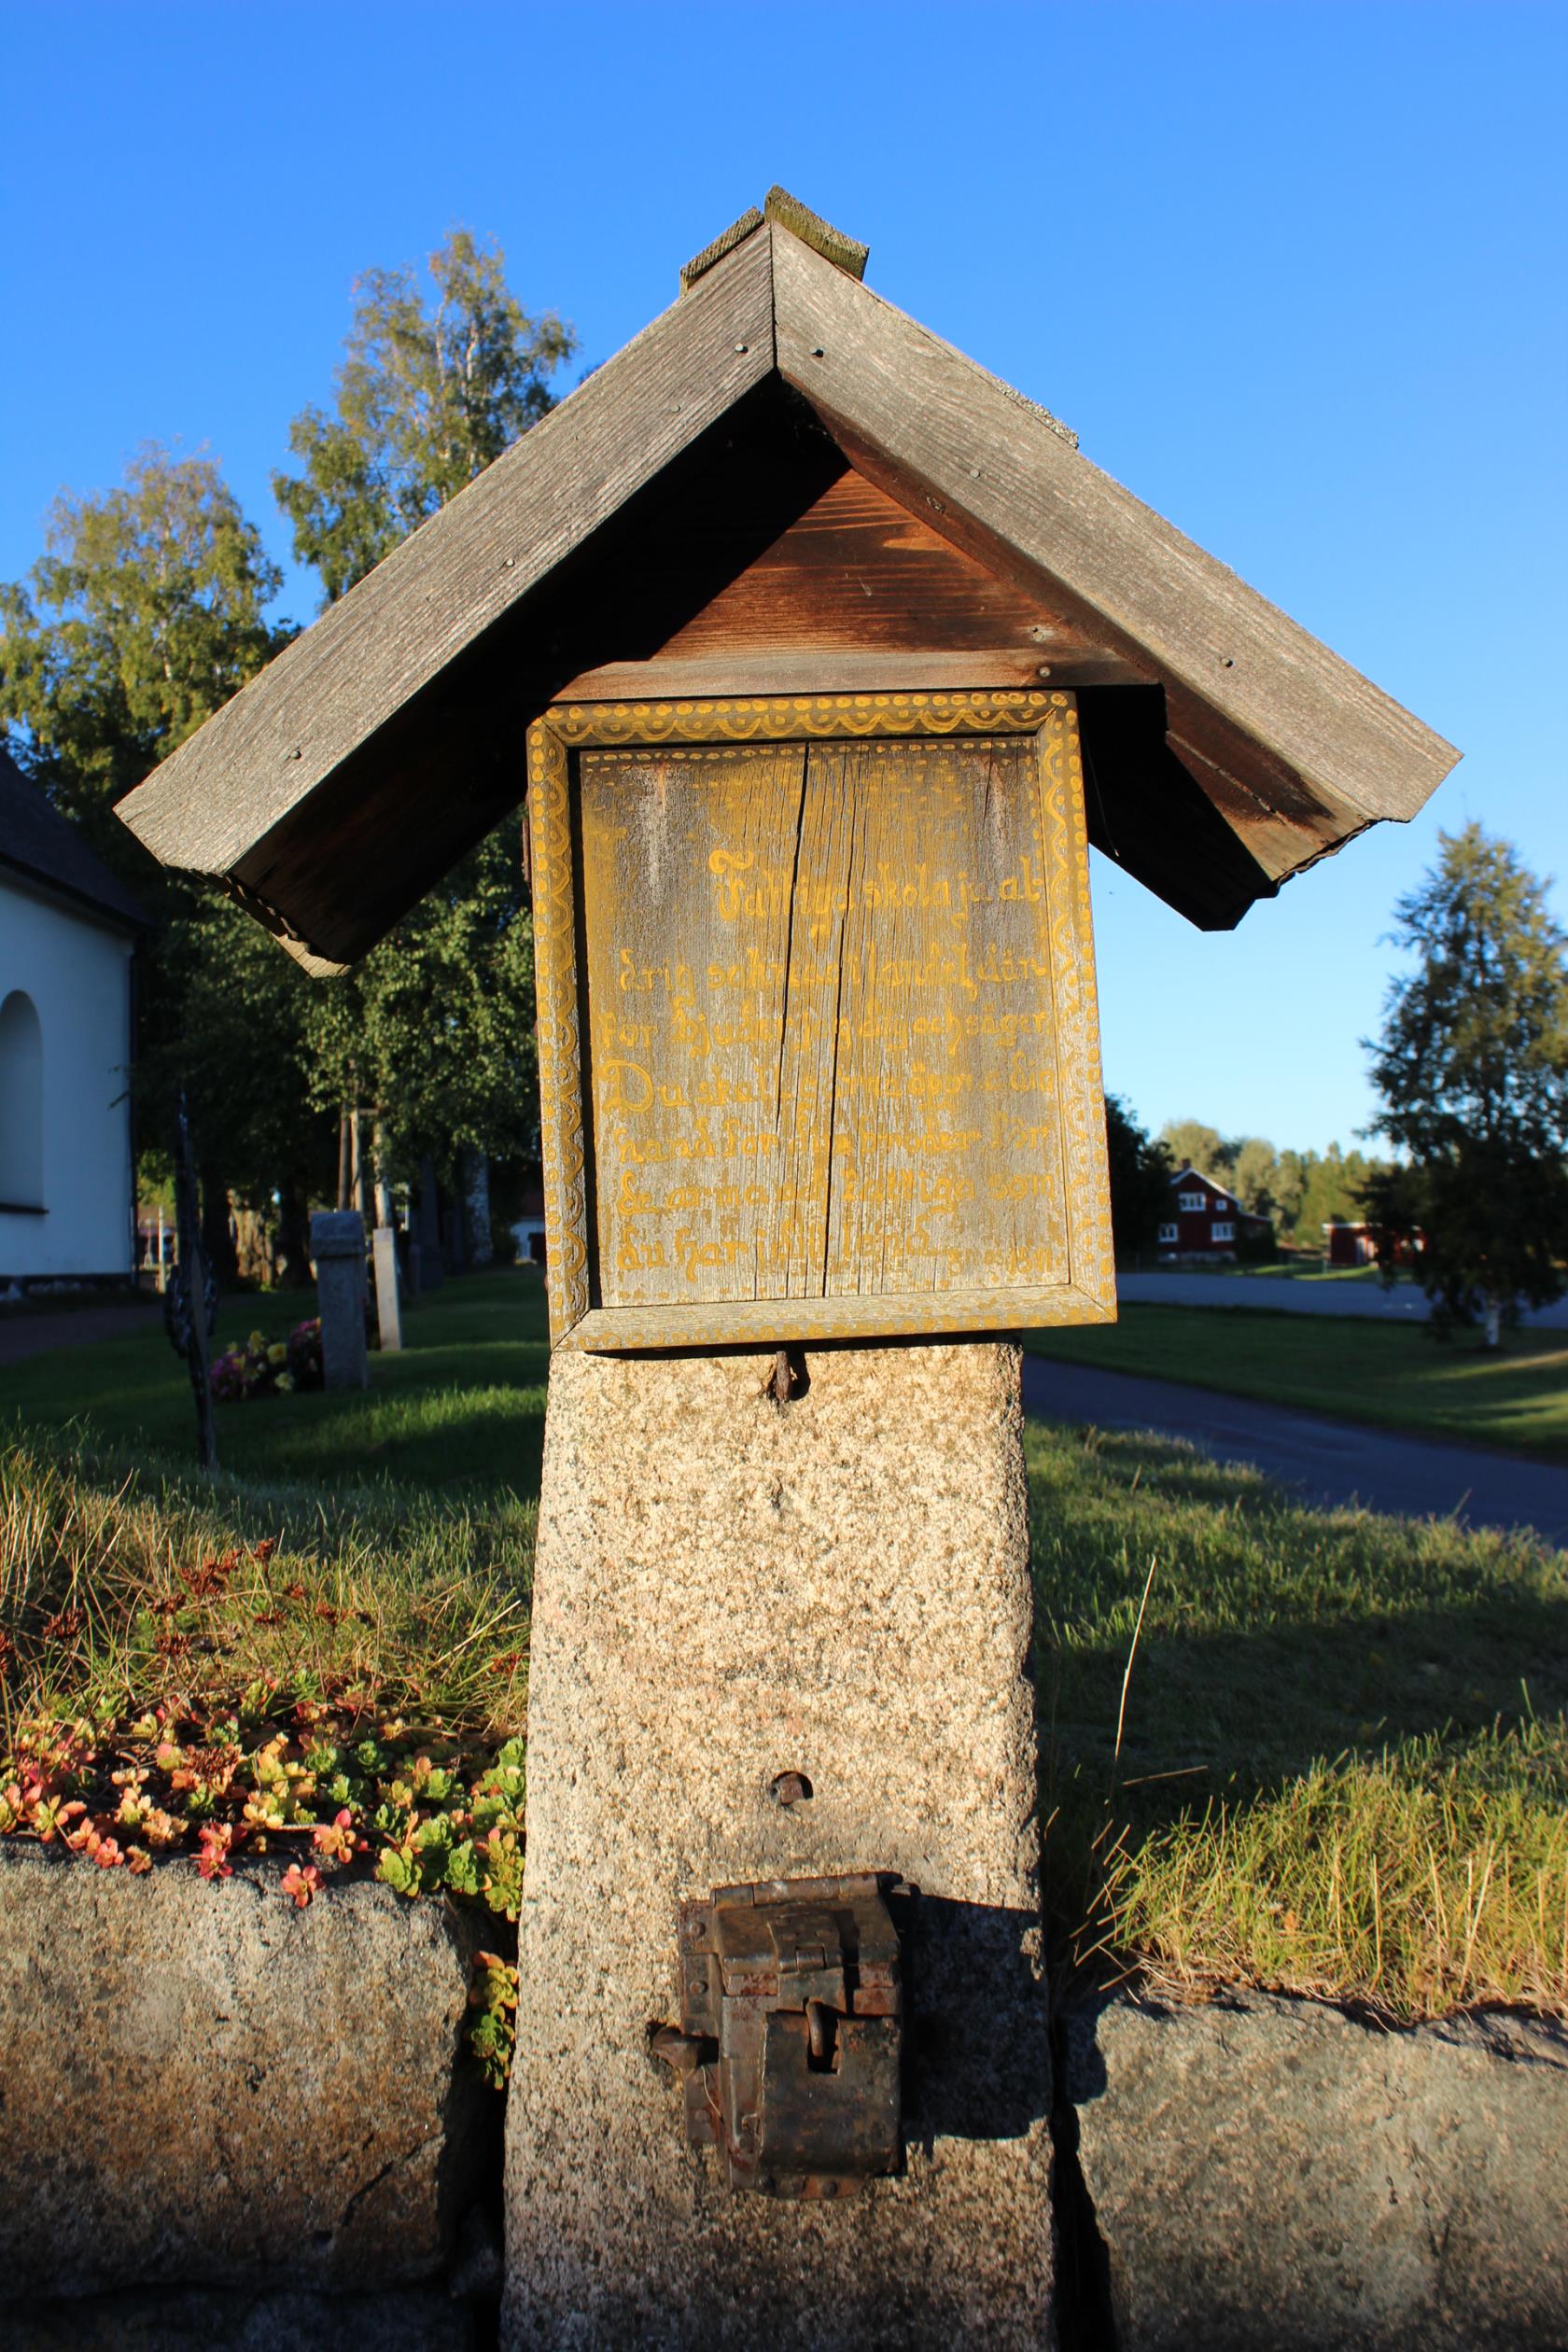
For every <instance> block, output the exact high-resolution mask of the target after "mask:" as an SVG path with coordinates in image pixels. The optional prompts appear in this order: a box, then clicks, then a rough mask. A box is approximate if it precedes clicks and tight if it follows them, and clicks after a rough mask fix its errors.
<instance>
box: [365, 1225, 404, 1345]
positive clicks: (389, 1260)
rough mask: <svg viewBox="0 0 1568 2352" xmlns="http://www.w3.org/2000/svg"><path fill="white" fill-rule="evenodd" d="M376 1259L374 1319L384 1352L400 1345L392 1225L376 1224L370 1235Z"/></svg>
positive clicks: (396, 1271)
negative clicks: (377, 1325) (379, 1332)
mask: <svg viewBox="0 0 1568 2352" xmlns="http://www.w3.org/2000/svg"><path fill="white" fill-rule="evenodd" d="M371 1253H372V1255H373V1256H374V1259H375V1290H376V1321H377V1323H378V1324H379V1325H380V1329H381V1345H382V1351H383V1353H385V1352H386V1351H388V1350H391V1351H397V1350H398V1349H400V1348H401V1346H402V1344H403V1315H402V1309H401V1307H400V1306H399V1300H398V1236H397V1233H396V1231H395V1229H394V1228H393V1227H392V1226H391V1225H377V1227H376V1229H375V1232H374V1233H373V1235H372V1236H371Z"/></svg>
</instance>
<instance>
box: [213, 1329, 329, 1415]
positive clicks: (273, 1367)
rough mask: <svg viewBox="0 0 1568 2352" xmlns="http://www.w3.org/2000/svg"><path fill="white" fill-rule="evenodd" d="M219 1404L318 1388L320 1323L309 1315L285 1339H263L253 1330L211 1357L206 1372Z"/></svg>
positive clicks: (320, 1374) (285, 1394)
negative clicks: (244, 1338)
mask: <svg viewBox="0 0 1568 2352" xmlns="http://www.w3.org/2000/svg"><path fill="white" fill-rule="evenodd" d="M209 1378H210V1379H211V1382H212V1393H213V1394H214V1396H215V1397H216V1398H217V1401H218V1402H219V1403H220V1404H225V1405H227V1404H233V1403H235V1402H238V1401H242V1400H244V1401H248V1400H249V1399H250V1398H251V1397H255V1396H287V1395H288V1394H289V1393H291V1392H292V1391H294V1390H296V1389H313V1388H320V1386H321V1385H322V1373H321V1323H320V1319H319V1317H316V1316H314V1315H313V1316H311V1317H309V1318H308V1319H307V1320H306V1321H305V1322H304V1323H296V1325H295V1327H294V1329H293V1330H292V1331H291V1332H290V1333H289V1335H288V1337H287V1339H271V1340H269V1339H267V1338H266V1337H264V1336H263V1335H262V1334H261V1333H260V1332H259V1331H253V1332H252V1333H251V1335H250V1337H249V1338H248V1339H246V1340H245V1341H244V1342H243V1343H242V1344H241V1345H240V1346H237V1347H233V1348H227V1349H225V1351H224V1352H223V1353H222V1355H220V1356H217V1357H216V1358H215V1359H214V1362H213V1365H212V1370H211V1373H210V1375H209Z"/></svg>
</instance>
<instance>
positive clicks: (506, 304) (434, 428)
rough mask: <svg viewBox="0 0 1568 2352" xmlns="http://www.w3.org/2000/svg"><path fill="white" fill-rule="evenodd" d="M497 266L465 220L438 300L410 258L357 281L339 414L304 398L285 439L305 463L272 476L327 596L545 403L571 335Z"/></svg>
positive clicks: (502, 262) (436, 267)
mask: <svg viewBox="0 0 1568 2352" xmlns="http://www.w3.org/2000/svg"><path fill="white" fill-rule="evenodd" d="M505 268H506V258H505V256H504V254H503V253H502V252H501V249H500V247H499V246H498V245H480V244H479V243H478V242H477V241H476V240H475V238H474V237H473V236H472V235H471V234H470V233H469V231H468V230H466V229H460V230H456V231H454V232H453V234H452V235H451V236H450V237H449V238H448V239H447V241H446V243H445V245H442V246H441V250H440V252H439V253H434V254H432V255H431V256H430V261H429V275H430V279H431V282H432V287H433V299H430V300H427V298H426V296H425V295H424V293H423V292H422V290H421V287H420V285H419V283H418V280H417V279H416V278H415V276H414V274H413V272H412V271H410V270H371V271H368V272H367V273H365V275H364V276H363V277H361V278H359V279H357V281H356V284H355V288H354V294H355V308H354V324H353V326H352V328H351V329H350V330H349V336H348V344H347V350H348V357H347V358H346V359H345V360H344V361H343V366H342V367H341V368H340V369H339V370H338V372H337V379H336V410H335V413H334V414H332V415H330V416H329V415H327V414H326V413H324V412H323V411H322V410H320V409H318V408H314V407H312V408H307V409H304V410H303V411H301V413H300V415H298V416H297V417H296V418H295V419H294V422H293V425H292V426H291V427H290V428H289V435H288V445H289V447H290V449H291V450H292V451H293V453H294V455H295V456H296V457H298V458H299V459H301V464H302V470H301V472H300V473H299V474H297V475H290V474H285V473H278V474H275V475H274V476H273V491H274V493H275V495H276V497H277V500H278V503H279V505H280V506H281V507H282V508H283V511H284V512H285V513H286V514H287V517H288V519H289V521H290V523H291V524H292V525H293V527H294V552H295V553H296V554H297V555H298V557H299V558H300V560H301V563H306V564H309V565H311V566H312V567H314V568H315V570H316V571H317V572H318V573H319V574H320V576H321V581H322V586H323V589H324V591H325V594H326V598H327V601H328V602H329V603H330V602H331V601H332V600H333V599H334V598H336V597H338V596H341V595H343V594H344V593H345V592H346V591H347V590H348V589H350V588H352V587H353V585H354V583H355V581H357V580H362V579H363V578H364V576H365V574H366V573H367V572H368V571H371V570H372V569H373V568H374V567H375V566H376V565H377V564H379V563H380V561H381V559H382V557H383V556H384V555H386V554H389V553H391V551H392V549H393V548H394V547H395V546H396V545H397V543H398V541H399V539H403V538H405V537H406V536H407V534H408V533H409V532H410V531H412V530H414V529H416V528H417V527H418V525H420V524H421V523H423V522H425V521H427V518H428V517H429V516H430V515H432V514H434V513H435V512H436V511H437V510H438V508H440V507H442V506H444V505H445V504H446V502H447V500H448V499H449V498H454V497H456V495H457V493H458V491H459V490H461V489H464V488H465V487H466V486H467V484H468V483H470V482H472V481H473V480H474V478H475V476H476V475H478V474H480V473H482V472H483V469H484V468H485V467H486V466H487V465H489V464H490V463H491V461H492V459H494V458H496V457H498V456H499V455H501V452H502V451H503V450H504V449H506V448H507V447H508V446H509V444H510V443H511V442H512V441H515V440H516V439H517V437H518V435H519V434H520V433H525V432H526V431H527V429H528V427H529V426H530V425H537V424H538V422H539V418H540V417H541V416H543V415H544V414H546V413H547V412H548V411H549V409H550V408H551V406H552V405H553V401H552V395H551V392H550V387H549V378H550V377H551V376H552V375H553V373H554V371H555V370H556V369H557V368H558V367H559V366H560V365H561V363H562V361H563V360H565V359H567V358H569V357H570V356H571V354H572V353H573V352H574V351H575V350H576V348H577V337H576V335H575V333H574V332H573V330H572V329H571V328H570V327H568V326H567V325H566V324H565V323H564V322H563V321H562V320H561V319H559V318H557V317H556V316H555V315H554V313H553V312H546V313H545V314H544V315H541V316H539V317H538V318H534V317H530V316H529V315H528V314H527V313H526V312H525V310H524V309H523V308H522V306H521V304H520V303H519V302H518V301H517V299H516V297H515V295H513V294H512V292H511V289H510V287H508V285H507V282H506V275H505Z"/></svg>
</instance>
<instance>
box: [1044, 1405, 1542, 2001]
mask: <svg viewBox="0 0 1568 2352" xmlns="http://www.w3.org/2000/svg"><path fill="white" fill-rule="evenodd" d="M1028 1444H1029V1474H1030V1498H1031V1509H1032V1514H1033V1530H1034V1558H1035V1571H1036V1581H1037V1592H1038V1599H1039V1606H1040V1617H1041V1624H1040V1649H1041V1657H1042V1661H1043V1665H1042V1677H1041V1680H1042V1690H1041V1708H1042V1757H1043V1808H1044V1812H1045V1814H1046V1817H1047V1819H1048V1821H1049V1825H1050V1826H1049V1831H1048V1835H1047V1839H1046V1863H1047V1871H1048V1874H1049V1878H1050V1885H1051V1895H1050V1901H1051V1909H1052V1912H1053V1916H1054V1921H1055V1925H1056V1930H1057V1938H1058V1946H1059V1948H1061V1949H1063V1950H1064V1952H1065V1953H1067V1954H1068V1955H1069V1956H1071V1958H1072V1959H1075V1960H1076V1961H1077V1962H1078V1963H1079V1964H1080V1965H1082V1966H1085V1967H1091V1968H1094V1967H1100V1966H1104V1965H1107V1964H1110V1965H1113V1966H1115V1967H1127V1966H1129V1965H1133V1964H1137V1965H1140V1966H1141V1967H1144V1968H1146V1969H1152V1970H1153V1971H1154V1972H1155V1973H1156V1974H1160V1975H1163V1976H1164V1977H1166V1978H1167V1979H1168V1980H1170V1981H1193V1980H1197V1981H1221V1980H1225V1979H1229V1980H1233V1981H1234V1980H1237V1979H1239V1980H1241V1981H1254V1982H1260V1983H1266V1984H1273V1985H1276V1986H1280V1987H1283V1988H1287V1989H1293V1990H1297V1991H1305V1992H1318V1993H1328V1994H1335V1995H1340V1996H1353V1997H1356V1998H1359V1999H1363V2000H1367V2001H1371V2002H1374V2003H1376V2004H1377V2005H1379V2007H1381V2008H1382V2009H1385V2010H1387V2011H1388V2012H1389V2013H1390V2014H1392V2015H1396V2016H1419V2015H1423V2014H1430V2013H1432V2012H1434V2011H1435V2010H1440V2009H1444V2008H1447V2007H1451V2006H1453V2005H1455V2004H1457V2003H1461V2002H1473V2001H1476V2000H1479V1999H1494V2000H1529V2001H1533V2002H1536V2003H1539V2004H1541V2005H1543V2006H1548V2007H1554V2008H1558V2009H1562V2008H1564V2007H1568V1555H1564V1554H1562V1553H1560V1552H1548V1551H1546V1550H1544V1549H1543V1548H1541V1547H1539V1546H1537V1545H1535V1544H1533V1543H1532V1542H1530V1541H1527V1540H1525V1539H1523V1538H1519V1537H1513V1536H1503V1535H1497V1534H1487V1533H1481V1534H1475V1533H1464V1532H1463V1531H1461V1530H1459V1529H1457V1528H1455V1527H1454V1526H1452V1525H1451V1524H1450V1523H1449V1522H1446V1521H1430V1520H1429V1521H1414V1520H1397V1519H1383V1518H1380V1517H1379V1516H1377V1515H1376V1514H1373V1513H1368V1512H1321V1511H1311V1510H1307V1509H1301V1508H1298V1507H1296V1506H1295V1505H1292V1504H1289V1503H1287V1502H1285V1501H1284V1500H1282V1499H1281V1495H1280V1493H1279V1491H1278V1490H1277V1489H1275V1488H1273V1487H1271V1486H1270V1485H1269V1483H1268V1482H1267V1480H1265V1479H1264V1478H1262V1477H1259V1476H1258V1475H1257V1474H1256V1473H1253V1472H1249V1471H1246V1470H1242V1469H1237V1468H1235V1467H1224V1468H1222V1467H1221V1466H1219V1465H1217V1464H1215V1463H1211V1462H1210V1461H1208V1460H1207V1458H1206V1457H1204V1456H1202V1455H1200V1454H1198V1453H1197V1451H1196V1450H1194V1449H1189V1448H1186V1447H1183V1446H1180V1445H1173V1444H1167V1443H1162V1442H1161V1441H1158V1440H1155V1439H1152V1438H1147V1437H1131V1436H1106V1435H1101V1434H1099V1433H1097V1432H1093V1431H1091V1432H1088V1433H1087V1434H1086V1435H1081V1436H1077V1437H1072V1436H1068V1435H1062V1434H1059V1433H1057V1432H1054V1431H1045V1430H1039V1429H1033V1428H1031V1429H1030V1431H1029V1439H1028ZM1140 1611H1141V1623H1140ZM1129 1662H1130V1671H1129ZM1118 1727H1120V1737H1119V1740H1118Z"/></svg>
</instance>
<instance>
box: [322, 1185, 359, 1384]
mask: <svg viewBox="0 0 1568 2352" xmlns="http://www.w3.org/2000/svg"><path fill="white" fill-rule="evenodd" d="M311 1255H312V1256H313V1257H314V1258H315V1293H316V1298H317V1301H318V1303H319V1306H320V1309H321V1372H322V1381H323V1385H324V1386H325V1387H327V1388H329V1389H362V1388H369V1386H370V1384H371V1366H370V1358H369V1354H368V1352H367V1350H366V1346H365V1221H364V1219H363V1218H362V1217H361V1216H360V1214H359V1211H358V1210H357V1209H322V1210H317V1211H316V1212H315V1215H314V1216H313V1217H312V1219H311Z"/></svg>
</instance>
